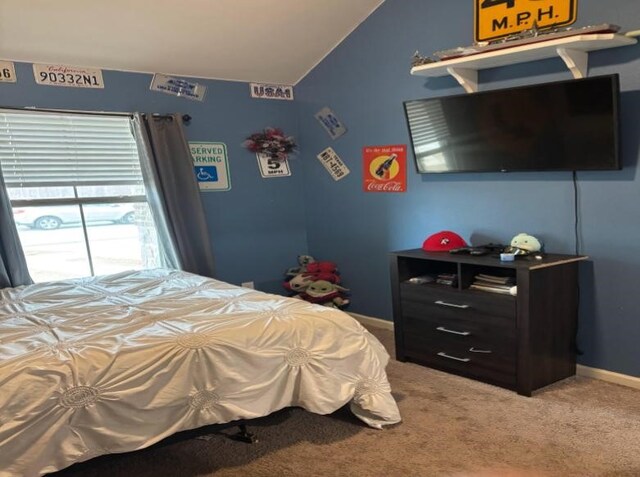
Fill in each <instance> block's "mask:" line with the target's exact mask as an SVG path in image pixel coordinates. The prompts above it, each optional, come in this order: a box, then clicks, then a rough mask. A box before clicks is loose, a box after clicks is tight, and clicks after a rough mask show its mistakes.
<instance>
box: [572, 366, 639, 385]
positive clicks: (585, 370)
mask: <svg viewBox="0 0 640 477" xmlns="http://www.w3.org/2000/svg"><path fill="white" fill-rule="evenodd" d="M576 368H577V369H576V374H577V375H578V376H584V377H587V378H594V379H600V380H601V381H607V382H609V383H614V384H620V385H622V386H628V387H630V388H635V389H640V378H638V377H636V376H629V375H627V374H620V373H614V372H613V371H607V370H606V369H598V368H590V367H588V366H583V365H581V364H579V365H577V367H576Z"/></svg>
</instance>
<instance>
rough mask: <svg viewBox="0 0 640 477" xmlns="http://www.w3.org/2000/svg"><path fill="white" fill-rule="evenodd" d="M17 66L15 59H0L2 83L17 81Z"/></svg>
mask: <svg viewBox="0 0 640 477" xmlns="http://www.w3.org/2000/svg"><path fill="white" fill-rule="evenodd" d="M15 82H16V68H15V66H14V65H13V61H2V60H0V83H15Z"/></svg>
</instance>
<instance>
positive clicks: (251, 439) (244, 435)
mask: <svg viewBox="0 0 640 477" xmlns="http://www.w3.org/2000/svg"><path fill="white" fill-rule="evenodd" d="M238 427H239V428H240V431H238V432H237V433H236V434H230V435H229V439H233V440H234V441H240V442H246V443H247V444H254V443H256V442H258V438H257V437H256V435H255V434H252V433H250V432H249V431H248V430H247V426H246V425H245V424H239V425H238Z"/></svg>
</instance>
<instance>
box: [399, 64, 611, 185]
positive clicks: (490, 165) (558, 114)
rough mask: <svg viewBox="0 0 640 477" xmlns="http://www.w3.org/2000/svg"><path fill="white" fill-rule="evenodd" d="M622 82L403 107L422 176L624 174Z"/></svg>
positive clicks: (556, 85) (543, 87)
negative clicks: (557, 172)
mask: <svg viewBox="0 0 640 477" xmlns="http://www.w3.org/2000/svg"><path fill="white" fill-rule="evenodd" d="M618 102H619V77H618V75H617V74H615V75H608V76H597V77H593V78H584V79H578V80H569V81H559V82H553V83H544V84H537V85H533V86H523V87H517V88H509V89H502V90H494V91H486V92H479V93H471V94H460V95H456V96H446V97H440V98H432V99H418V100H413V101H405V102H404V108H405V113H406V118H407V123H408V126H409V133H410V136H411V142H412V145H413V152H414V156H415V161H416V166H417V169H418V172H420V173H441V172H497V171H501V172H508V171H548V170H562V171H565V170H566V171H576V170H608V169H620V167H621V165H620V160H619V157H618Z"/></svg>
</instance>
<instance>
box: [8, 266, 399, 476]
mask: <svg viewBox="0 0 640 477" xmlns="http://www.w3.org/2000/svg"><path fill="white" fill-rule="evenodd" d="M388 359H389V356H388V354H387V353H386V351H385V350H384V348H383V347H382V345H381V344H380V343H379V342H378V340H377V339H376V338H375V337H374V336H373V335H371V334H370V333H369V332H368V331H367V330H365V329H364V328H363V327H362V326H361V325H360V324H359V323H358V322H357V321H355V320H354V319H353V318H351V317H350V316H349V315H347V314H345V313H343V312H341V311H339V310H335V309H332V308H327V307H322V306H318V305H312V304H309V303H307V302H304V301H301V300H297V299H293V298H284V297H281V296H279V295H269V294H265V293H262V292H258V291H254V290H250V289H246V288H240V287H237V286H233V285H230V284H227V283H224V282H220V281H217V280H212V279H209V278H204V277H200V276H197V275H192V274H188V273H184V272H178V271H170V270H151V271H138V272H126V273H121V274H117V275H110V276H105V277H97V278H90V279H81V280H68V281H60V282H53V283H43V284H37V285H31V286H28V287H20V288H13V289H4V290H0V476H3V477H4V476H37V475H41V474H43V473H46V472H52V471H54V470H58V469H62V468H64V467H67V466H69V465H71V464H72V463H74V462H79V461H83V460H87V459H89V458H91V457H94V456H97V455H101V454H106V453H115V452H125V451H131V450H135V449H140V448H143V447H146V446H149V445H151V444H153V443H154V442H157V441H159V440H160V439H162V438H164V437H166V436H168V435H170V434H173V433H175V432H178V431H181V430H185V429H192V428H197V427H200V426H203V425H207V424H212V423H225V422H229V421H233V420H236V419H250V418H254V417H259V416H265V415H267V414H269V413H271V412H273V411H275V410H278V409H282V408H284V407H288V406H300V407H302V408H304V409H307V410H309V411H311V412H314V413H318V414H327V413H331V412H333V411H335V410H336V409H338V408H340V407H341V406H343V405H344V404H346V403H348V402H350V403H351V409H352V411H353V412H354V413H355V414H356V415H357V416H358V417H359V418H360V419H362V420H363V421H364V422H366V423H367V424H369V425H370V426H373V427H381V426H382V425H384V424H392V423H396V422H398V421H399V420H400V416H399V413H398V408H397V406H396V403H395V401H394V399H393V397H392V396H391V394H390V388H389V383H388V381H387V377H386V374H385V366H386V364H387V361H388Z"/></svg>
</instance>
